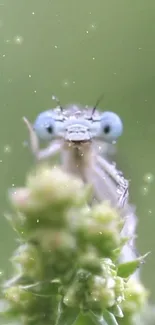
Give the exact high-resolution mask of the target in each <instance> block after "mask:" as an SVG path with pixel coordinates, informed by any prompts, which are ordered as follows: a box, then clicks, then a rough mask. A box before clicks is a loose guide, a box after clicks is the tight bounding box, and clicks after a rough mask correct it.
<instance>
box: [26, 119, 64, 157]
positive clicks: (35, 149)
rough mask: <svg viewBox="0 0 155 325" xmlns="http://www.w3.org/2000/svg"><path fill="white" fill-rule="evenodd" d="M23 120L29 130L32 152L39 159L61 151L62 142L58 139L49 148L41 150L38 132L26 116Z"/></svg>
mask: <svg viewBox="0 0 155 325" xmlns="http://www.w3.org/2000/svg"><path fill="white" fill-rule="evenodd" d="M23 120H24V123H25V124H26V126H27V128H28V130H29V135H30V145H31V150H32V153H33V155H34V156H35V158H36V159H37V160H43V159H46V158H48V157H51V156H53V155H54V154H56V153H57V152H59V150H60V148H61V143H60V142H58V141H55V142H53V143H52V144H50V145H49V146H48V147H47V148H45V149H42V150H40V149H39V141H38V137H37V135H36V133H35V132H34V130H33V128H32V125H31V123H30V122H29V121H28V120H27V119H26V118H25V117H23Z"/></svg>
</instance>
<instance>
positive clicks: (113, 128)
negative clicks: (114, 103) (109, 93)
mask: <svg viewBox="0 0 155 325" xmlns="http://www.w3.org/2000/svg"><path fill="white" fill-rule="evenodd" d="M101 129H102V136H103V138H104V139H105V141H107V142H112V141H115V140H116V139H117V138H118V137H120V135H121V134H122V132H123V123H122V121H121V119H120V117H119V116H118V115H117V114H115V113H113V112H104V113H103V114H102V116H101Z"/></svg>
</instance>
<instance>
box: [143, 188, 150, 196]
mask: <svg viewBox="0 0 155 325" xmlns="http://www.w3.org/2000/svg"><path fill="white" fill-rule="evenodd" d="M148 192H149V189H148V187H147V186H144V187H142V188H141V193H142V195H143V196H146V195H147V194H148Z"/></svg>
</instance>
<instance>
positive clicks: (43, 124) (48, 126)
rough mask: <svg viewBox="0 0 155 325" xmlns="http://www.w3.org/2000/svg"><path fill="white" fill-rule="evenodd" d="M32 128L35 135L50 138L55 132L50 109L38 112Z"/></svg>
mask: <svg viewBox="0 0 155 325" xmlns="http://www.w3.org/2000/svg"><path fill="white" fill-rule="evenodd" d="M33 127H34V130H35V132H36V134H37V136H38V137H39V138H40V139H42V140H47V141H49V140H51V139H52V137H53V136H54V133H55V121H54V119H53V117H52V113H51V111H46V112H42V113H40V114H39V115H38V116H37V118H36V120H35V122H34V125H33Z"/></svg>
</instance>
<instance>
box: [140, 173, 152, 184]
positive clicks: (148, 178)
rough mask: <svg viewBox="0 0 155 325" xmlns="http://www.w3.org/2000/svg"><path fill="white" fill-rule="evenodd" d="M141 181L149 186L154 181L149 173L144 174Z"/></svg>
mask: <svg viewBox="0 0 155 325" xmlns="http://www.w3.org/2000/svg"><path fill="white" fill-rule="evenodd" d="M143 179H144V182H146V183H147V184H151V183H153V181H154V176H153V174H151V173H146V174H145V175H144V177H143Z"/></svg>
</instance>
